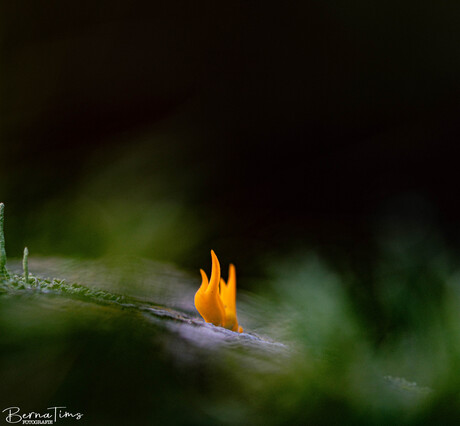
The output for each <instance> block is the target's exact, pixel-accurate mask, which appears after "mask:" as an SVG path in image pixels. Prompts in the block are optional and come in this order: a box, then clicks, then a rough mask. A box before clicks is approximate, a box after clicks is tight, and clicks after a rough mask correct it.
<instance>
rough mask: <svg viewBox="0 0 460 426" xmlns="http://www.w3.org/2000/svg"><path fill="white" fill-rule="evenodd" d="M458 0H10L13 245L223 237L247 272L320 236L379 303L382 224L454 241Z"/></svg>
mask: <svg viewBox="0 0 460 426" xmlns="http://www.w3.org/2000/svg"><path fill="white" fill-rule="evenodd" d="M459 10H460V8H459V6H458V2H456V1H443V2H432V1H419V2H400V1H385V2H383V1H369V0H366V1H364V0H363V1H355V2H348V3H346V2H341V1H329V2H322V1H307V2H288V3H286V2H285V3H275V2H253V1H249V2H248V1H232V2H215V1H209V2H202V1H197V2H179V1H152V2H139V1H133V2H121V1H112V0H111V1H98V2H94V1H78V2H76V1H66V2H61V1H48V2H40V1H36V2H26V1H14V2H2V5H1V12H0V19H1V24H0V25H1V39H0V40H1V50H0V55H1V56H0V57H1V68H0V106H1V117H0V119H1V122H0V125H1V130H0V131H1V134H0V141H1V142H0V143H1V146H0V194H1V199H2V201H4V202H5V203H6V204H7V209H8V210H7V212H8V213H7V214H8V216H7V243H8V252H9V254H10V255H12V256H19V255H20V253H21V250H22V247H23V246H24V245H25V244H28V245H29V247H30V249H31V252H32V254H34V255H38V254H41V255H47V256H49V255H64V256H78V257H99V256H104V255H111V254H120V253H124V254H129V255H135V256H145V257H148V258H152V259H156V260H162V261H171V262H176V263H178V264H179V265H181V266H182V267H187V268H191V269H192V270H194V271H195V270H196V269H197V268H199V267H202V266H203V265H208V264H209V249H211V248H213V249H214V250H216V252H217V253H218V255H219V256H220V257H221V259H222V261H223V262H224V263H227V262H228V261H233V262H235V263H236V264H237V265H238V268H239V271H240V275H241V276H243V277H244V276H246V277H251V276H259V275H263V274H264V272H265V269H266V268H265V266H266V262H268V260H267V259H272V258H274V257H280V256H289V255H290V254H292V253H296V252H297V251H299V250H312V251H314V252H317V253H319V254H320V255H322V256H323V257H324V258H325V259H326V260H327V261H328V262H330V264H331V265H332V266H333V267H334V268H335V269H337V270H338V271H340V272H341V273H342V274H345V275H347V274H349V275H350V276H352V277H353V279H351V281H350V282H351V284H350V288H351V291H352V292H355V293H356V295H359V294H361V295H364V296H360V297H362V298H363V300H372V294H373V292H374V290H375V286H376V285H377V284H376V280H375V269H374V264H375V262H376V261H377V260H378V259H379V256H380V255H381V241H382V238H385V236H386V235H387V234H388V232H390V233H391V235H396V237H399V236H400V235H403V234H405V233H406V232H407V230H408V229H415V231H414V232H415V233H418V235H419V237H420V238H419V240H420V241H421V244H423V242H424V239H428V240H429V241H431V240H430V238H432V236H433V235H436V236H437V238H440V239H441V240H442V241H443V242H444V244H446V245H447V247H449V250H452V252H455V251H456V250H457V248H458V246H459V241H460V240H459V237H460V234H459V229H460V228H459V226H458V215H459V213H460V211H459V207H458V203H457V198H458V190H457V187H458V182H457V164H458V157H457V155H456V146H457V143H458V140H459V136H460V124H459V119H458V118H459V106H460V105H459V99H460V97H459V95H460V79H459V78H458V76H459V73H460V51H459V50H460V48H459V46H460V31H459ZM414 224H415V225H414ZM420 231H421V233H420ZM419 240H418V241H419ZM428 240H427V241H428ZM240 285H241V286H242V287H243V288H244V287H246V288H250V287H251V280H250V279H244V278H243V279H242V280H241V281H240ZM363 306H364V304H363ZM366 309H367V310H368V311H369V315H371V316H372V315H377V316H378V315H379V314H378V307H377V308H376V307H375V306H374V305H372V304H371V306H370V307H368V308H366ZM376 309H377V314H376V313H375V310H376Z"/></svg>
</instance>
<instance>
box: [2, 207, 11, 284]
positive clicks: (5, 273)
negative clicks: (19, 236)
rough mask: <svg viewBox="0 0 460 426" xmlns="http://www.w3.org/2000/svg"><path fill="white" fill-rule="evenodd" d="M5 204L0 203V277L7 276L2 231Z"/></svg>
mask: <svg viewBox="0 0 460 426" xmlns="http://www.w3.org/2000/svg"><path fill="white" fill-rule="evenodd" d="M4 212H5V205H4V204H3V203H0V278H9V276H10V275H9V274H8V271H7V269H6V250H5V234H4V233H3V224H4Z"/></svg>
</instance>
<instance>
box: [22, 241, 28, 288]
mask: <svg viewBox="0 0 460 426" xmlns="http://www.w3.org/2000/svg"><path fill="white" fill-rule="evenodd" d="M22 267H23V268H24V280H25V282H26V284H27V283H28V282H29V249H28V248H27V247H26V248H25V249H24V257H23V259H22Z"/></svg>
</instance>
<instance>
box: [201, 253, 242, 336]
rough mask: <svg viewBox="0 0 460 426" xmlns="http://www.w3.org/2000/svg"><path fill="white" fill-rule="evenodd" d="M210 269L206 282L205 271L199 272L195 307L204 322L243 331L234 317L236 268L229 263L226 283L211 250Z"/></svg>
mask: <svg viewBox="0 0 460 426" xmlns="http://www.w3.org/2000/svg"><path fill="white" fill-rule="evenodd" d="M211 258H212V270H211V280H210V281H209V283H208V277H207V276H206V273H205V272H204V271H203V270H202V269H200V272H201V278H202V282H201V287H200V288H199V289H198V291H197V292H196V294H195V307H196V309H197V311H198V312H199V313H200V315H201V316H202V317H203V318H204V320H205V321H206V322H210V323H212V324H214V325H217V326H220V327H225V328H228V329H229V330H233V331H238V332H239V333H242V332H243V328H242V327H240V326H239V325H238V319H237V317H236V270H235V266H233V265H230V267H229V270H228V284H226V283H225V281H224V280H223V279H222V278H221V277H220V264H219V260H218V259H217V256H216V254H215V253H214V251H213V250H211Z"/></svg>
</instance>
